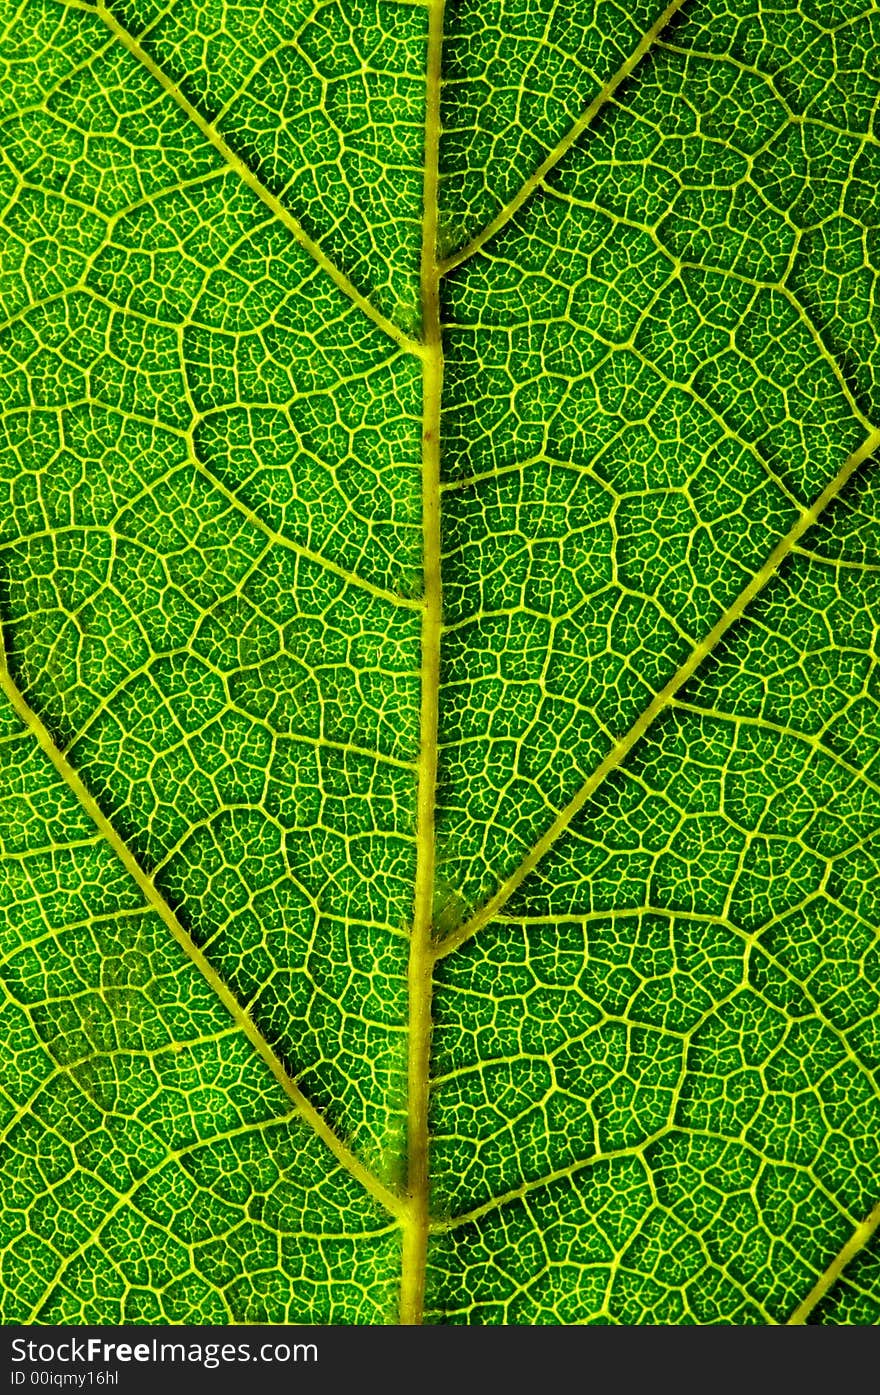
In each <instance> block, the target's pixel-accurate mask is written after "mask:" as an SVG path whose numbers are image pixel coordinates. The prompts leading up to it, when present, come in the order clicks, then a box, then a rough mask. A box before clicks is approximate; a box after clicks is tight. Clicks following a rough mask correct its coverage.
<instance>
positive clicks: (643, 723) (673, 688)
mask: <svg viewBox="0 0 880 1395" xmlns="http://www.w3.org/2000/svg"><path fill="white" fill-rule="evenodd" d="M878 449H880V429H877V430H875V431H872V432H871V434H870V435H869V436H867V437H866V439H865V440H864V441H863V442H862V444H861V446H860V447H859V448H858V450H856V451H854V452H853V453H852V455H850V456H849V457H848V458H847V459H846V460H845V461H844V463H843V465H842V466H841V468H840V470H839V471H838V472H837V474H836V475H835V477H834V479H833V480H832V481H831V483H830V484H828V485H827V486H826V487H825V489H823V490H822V493H821V494H819V495H818V497H817V498H816V499H815V500H814V502H813V504H812V505H811V506H810V507H809V508H808V509H804V511H803V512H802V513H801V515H800V517H799V518H798V520H797V522H796V523H795V524H794V525H793V527H792V528H791V529H790V530H789V531H788V533H787V534H786V535H785V537H784V538H782V540H781V541H780V542H778V543H777V545H776V547H774V549H773V551H772V552H771V553H770V555H769V557H768V558H767V560H766V562H765V563H764V565H763V566H762V567H761V568H760V570H759V571H758V572H756V573H755V575H754V576H753V577H752V579H751V581H750V582H749V584H748V586H746V587H744V588H743V590H742V591H741V592H740V593H739V595H738V596H737V598H736V600H735V601H734V602H733V604H732V605H730V606H728V608H727V610H726V611H725V612H724V614H723V615H722V616H721V619H720V620H719V621H718V623H717V624H716V625H714V626H713V628H712V629H711V630H710V631H709V633H708V634H707V635H706V637H705V639H703V640H702V642H701V643H700V644H698V645H696V646H695V647H694V649H693V650H692V651H691V653H690V655H689V656H688V658H687V659H686V661H685V662H684V663H683V664H682V665H681V667H680V668H679V669H678V670H677V672H676V673H674V674H673V676H672V677H671V678H670V680H669V682H668V683H667V684H666V686H665V687H664V688H662V689H661V690H660V692H659V693H657V695H656V697H655V698H654V699H653V701H651V702H650V703H649V704H648V706H647V707H646V708H645V709H644V711H643V712H642V714H641V716H640V717H639V718H638V720H637V721H636V722H634V723H633V725H632V726H631V727H630V729H629V731H628V732H627V734H626V735H625V736H624V737H622V738H621V740H620V741H618V742H617V743H616V744H615V745H614V746H613V747H612V748H611V750H610V751H609V752H608V754H607V755H606V757H605V759H604V760H603V761H602V762H601V764H600V765H598V766H597V768H596V769H595V770H594V771H593V773H592V774H591V775H590V776H589V778H588V779H587V780H585V781H584V783H583V784H582V785H581V787H580V789H579V790H578V792H577V794H575V795H574V797H573V798H572V799H571V800H569V802H568V804H567V805H566V806H565V808H564V809H562V810H561V811H560V813H559V814H558V815H557V817H556V819H554V821H553V823H552V824H551V825H550V827H549V828H548V829H547V831H546V832H545V833H544V835H543V837H542V838H540V839H539V840H538V842H537V843H536V844H535V845H534V847H533V848H532V849H531V851H530V852H528V853H527V854H526V856H525V857H524V858H523V859H522V861H521V862H520V863H519V865H518V867H516V869H515V870H514V871H513V872H512V873H511V874H510V876H509V877H507V879H506V880H505V881H504V882H503V884H502V885H501V886H500V887H499V889H498V890H497V891H496V893H495V895H494V896H493V897H492V898H491V899H490V900H489V901H487V902H486V903H485V905H484V906H482V907H481V909H480V910H478V911H477V912H476V914H475V915H473V916H472V917H471V918H470V920H468V921H466V922H465V923H464V924H463V925H461V926H459V928H458V929H457V930H456V931H454V932H453V933H452V934H451V935H449V936H447V938H446V939H445V940H444V941H443V942H442V943H441V944H440V945H438V947H437V950H436V956H437V958H438V959H442V958H445V956H446V955H447V954H451V953H452V952H453V950H456V949H458V948H459V947H460V946H461V945H463V944H464V943H465V942H466V941H467V940H469V939H470V938H471V937H472V936H473V935H475V934H476V933H477V931H478V930H480V929H482V927H483V926H484V925H486V924H488V922H489V921H491V920H492V919H493V918H494V917H495V916H496V915H497V914H498V912H499V911H500V910H501V908H502V907H503V906H505V905H506V904H507V902H508V901H509V900H510V898H511V896H512V895H513V893H514V892H515V891H516V889H517V888H518V887H519V886H521V885H522V883H523V881H524V880H525V878H526V877H527V876H528V875H529V873H530V872H531V871H533V870H534V868H535V867H536V866H537V865H538V863H539V862H540V860H541V858H542V857H543V856H544V854H545V853H547V852H549V850H550V849H551V848H552V847H553V845H554V843H555V842H556V841H557V839H559V838H560V837H561V835H562V834H563V833H564V832H565V831H566V829H567V828H568V827H569V826H570V824H571V822H572V820H573V819H574V818H575V816H576V815H577V814H578V813H579V811H580V810H581V809H582V808H583V806H584V804H586V802H587V800H588V799H589V798H590V797H591V796H592V794H593V793H594V792H595V791H596V790H597V789H598V788H599V786H600V785H601V784H602V782H603V781H604V780H605V779H606V778H607V776H608V775H610V774H611V772H612V770H616V769H617V767H618V766H619V765H620V764H621V762H622V761H623V760H624V759H625V757H626V756H627V755H629V752H630V751H631V750H632V748H633V747H634V746H635V744H636V742H637V741H640V740H641V738H642V737H643V736H644V735H645V733H646V732H647V731H648V729H649V727H650V726H651V725H652V724H653V722H654V721H655V719H656V718H657V717H658V716H659V715H660V713H661V712H663V711H664V710H665V709H666V708H667V707H668V706H669V705H670V703H671V702H672V700H673V698H674V697H675V695H676V694H677V693H678V692H679V690H680V689H681V688H682V687H683V686H684V684H685V683H686V682H687V681H688V679H689V678H691V677H692V676H693V675H694V673H695V672H696V671H697V669H698V668H699V666H700V664H702V662H703V660H704V659H706V658H707V657H708V655H709V654H711V653H712V651H713V650H714V649H715V647H716V646H717V645H718V643H719V642H720V640H721V639H722V638H723V636H724V635H725V634H726V633H727V631H728V630H729V629H730V627H731V625H733V624H734V622H735V621H737V620H738V619H739V618H740V616H741V615H742V614H743V612H744V611H745V609H746V607H747V606H748V605H749V604H750V602H751V601H753V600H754V598H755V597H756V596H757V595H758V594H759V593H760V592H761V591H762V590H763V589H764V587H765V586H766V585H767V583H768V581H770V579H771V578H772V577H773V576H775V574H776V572H777V571H778V570H779V567H780V565H781V564H782V562H783V561H784V560H785V558H786V557H787V556H788V554H789V553H790V552H791V551H792V549H793V548H794V546H795V544H796V543H797V542H799V541H800V539H801V538H802V537H803V536H804V534H805V533H806V532H807V530H808V529H809V528H811V527H812V526H813V524H814V523H815V522H816V520H817V519H818V517H819V515H820V514H821V513H822V511H823V510H824V509H825V508H827V506H828V505H829V504H830V503H831V501H832V500H833V499H836V498H837V496H838V494H840V492H841V490H842V489H843V488H844V486H845V485H846V484H847V482H848V480H849V479H850V478H851V476H852V475H853V473H854V472H855V471H856V470H857V469H858V467H859V466H860V465H861V464H862V463H863V462H864V461H866V460H868V459H870V457H871V456H872V455H873V454H874V453H875V451H877V450H878Z"/></svg>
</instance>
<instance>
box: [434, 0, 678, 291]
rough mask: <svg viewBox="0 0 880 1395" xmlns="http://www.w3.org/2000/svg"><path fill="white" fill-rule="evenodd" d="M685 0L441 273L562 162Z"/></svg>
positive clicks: (479, 243) (476, 247)
mask: <svg viewBox="0 0 880 1395" xmlns="http://www.w3.org/2000/svg"><path fill="white" fill-rule="evenodd" d="M683 4H684V0H672V2H671V4H669V5H667V6H666V9H665V10H664V11H663V13H662V14H661V15H660V17H659V19H656V20H655V21H654V23H653V24H652V25H651V28H650V29H648V30H647V31H646V32H645V33H644V34H643V35H642V37H641V39H640V40H639V42H638V44H637V45H636V47H635V48H634V49H633V51H632V53H631V54H630V55H629V57H628V58H627V59H625V60H624V62H623V63H621V65H620V67H619V68H618V70H617V72H616V73H615V74H614V76H613V77H611V78H609V79H608V81H607V82H606V83H605V85H604V86H603V87H602V88H601V89H600V90H599V92H598V93H597V94H596V96H595V97H594V98H593V100H592V102H590V104H589V106H588V107H586V108H585V109H584V111H583V112H582V113H581V115H580V116H579V117H578V119H577V121H575V123H574V125H573V126H570V127H569V129H568V131H567V132H566V134H565V135H564V136H563V137H562V139H561V140H560V141H557V143H556V145H554V147H553V149H552V150H551V151H550V153H549V154H548V155H547V156H546V158H545V159H544V160H543V161H542V162H541V164H540V165H539V166H538V168H537V169H536V170H535V172H534V174H531V175H529V177H528V179H527V180H526V181H525V182H524V183H523V184H521V185H520V187H519V189H518V190H517V192H516V193H515V194H514V196H513V198H512V199H509V200H508V202H507V203H506V204H505V205H504V207H503V208H502V209H500V211H499V212H498V213H496V214H495V217H494V218H493V219H492V221H491V222H490V223H487V224H486V226H485V228H483V230H482V232H480V233H477V236H476V237H474V238H472V239H471V241H470V242H468V243H466V244H465V246H464V247H462V248H460V249H459V250H458V251H457V252H453V253H452V254H451V255H450V256H448V257H446V258H445V259H444V260H443V261H442V262H441V263H440V266H439V272H440V275H441V276H446V275H448V273H449V272H450V271H454V270H455V268H456V267H457V266H461V264H462V262H466V261H469V260H470V258H471V257H473V256H475V254H476V253H477V252H479V251H480V250H481V249H482V248H483V247H484V246H485V244H486V243H487V242H488V241H489V240H490V239H491V238H493V237H494V236H495V234H496V233H497V232H500V231H501V229H502V228H503V227H504V226H505V225H506V224H507V223H509V222H510V220H511V218H512V217H513V216H514V214H515V213H517V212H518V211H519V209H520V208H522V206H523V204H524V203H525V201H526V199H528V198H529V197H530V195H531V194H533V193H534V192H535V190H536V189H537V187H538V185H539V184H541V183H543V181H544V180H545V179H546V177H547V175H548V174H549V173H550V171H551V170H552V169H554V168H555V166H556V165H558V164H559V161H560V160H561V159H562V157H563V155H565V154H566V153H567V152H568V151H569V150H570V149H571V147H572V146H573V145H574V143H575V141H576V140H577V139H578V137H579V136H581V135H582V134H583V132H584V131H585V130H586V129H587V127H588V126H590V125H591V124H592V123H593V121H594V120H595V119H596V117H597V116H598V114H599V112H600V111H601V110H602V108H603V107H604V106H607V104H608V103H609V102H610V101H611V98H612V97H613V96H614V94H615V92H616V91H617V89H618V88H619V87H620V85H621V83H622V82H625V81H626V79H627V78H628V77H629V76H630V74H631V73H632V72H633V71H634V69H635V68H636V67H637V66H638V64H639V63H640V62H641V61H642V59H643V58H644V57H645V54H646V53H648V51H649V49H651V48H652V47H653V45H654V43H655V42H656V40H657V38H658V37H659V35H660V34H661V33H662V31H663V30H664V29H665V28H666V26H667V24H669V22H670V20H672V19H673V18H674V16H675V15H676V14H677V13H678V11H679V10H680V9H681V7H682V5H683Z"/></svg>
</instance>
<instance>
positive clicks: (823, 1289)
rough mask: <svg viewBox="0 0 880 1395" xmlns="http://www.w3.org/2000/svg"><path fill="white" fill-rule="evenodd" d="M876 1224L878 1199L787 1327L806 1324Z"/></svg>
mask: <svg viewBox="0 0 880 1395" xmlns="http://www.w3.org/2000/svg"><path fill="white" fill-rule="evenodd" d="M878 1226H880V1201H878V1202H877V1205H876V1206H875V1207H874V1209H873V1211H871V1213H870V1215H868V1216H866V1217H865V1219H864V1220H863V1221H862V1222H861V1224H860V1225H857V1226H856V1228H855V1230H854V1231H853V1233H852V1235H851V1236H850V1237H849V1239H848V1240H847V1242H846V1244H845V1245H844V1246H843V1248H842V1249H841V1250H840V1252H839V1253H838V1254H836V1255H835V1256H834V1259H833V1260H832V1261H831V1263H830V1264H829V1266H828V1268H827V1269H826V1270H825V1272H824V1274H822V1275H821V1277H820V1278H819V1279H817V1281H816V1283H815V1284H814V1285H813V1287H812V1288H811V1289H810V1291H809V1293H808V1294H807V1296H806V1298H805V1299H804V1301H803V1303H799V1304H798V1306H797V1307H796V1308H795V1310H794V1312H793V1313H792V1315H791V1317H790V1318H789V1319H788V1322H787V1323H786V1326H787V1327H805V1326H806V1323H807V1320H808V1318H809V1316H810V1314H811V1313H812V1311H813V1309H814V1308H815V1307H816V1305H817V1304H818V1303H819V1302H821V1300H822V1299H823V1298H824V1297H825V1295H826V1293H828V1291H829V1289H831V1288H833V1286H834V1284H836V1282H837V1280H838V1279H839V1278H840V1276H841V1274H842V1273H843V1271H844V1269H845V1268H846V1266H847V1265H848V1264H849V1263H850V1261H851V1260H853V1259H855V1257H856V1255H857V1254H859V1253H860V1251H861V1250H863V1249H864V1248H865V1246H866V1245H867V1244H868V1241H869V1240H871V1238H872V1237H873V1235H874V1233H875V1231H876V1230H877V1228H878Z"/></svg>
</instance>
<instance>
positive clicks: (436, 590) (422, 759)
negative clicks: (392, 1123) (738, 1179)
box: [400, 0, 444, 1325]
mask: <svg viewBox="0 0 880 1395" xmlns="http://www.w3.org/2000/svg"><path fill="white" fill-rule="evenodd" d="M443 8H444V0H432V4H431V7H430V10H429V12H428V84H427V96H426V113H425V176H424V194H423V200H424V202H423V210H422V260H421V294H422V333H423V336H424V344H425V353H424V358H423V369H422V375H423V405H422V412H423V417H422V529H423V553H424V557H423V568H424V601H425V611H424V615H423V618H422V665H421V715H420V723H421V729H420V749H419V785H418V811H417V824H416V846H417V860H416V885H415V900H414V906H413V924H412V932H411V942H410V953H409V975H408V977H409V1024H408V1025H409V1037H408V1067H407V1199H408V1206H409V1211H408V1215H407V1219H406V1221H405V1224H404V1242H403V1256H402V1271H401V1285H400V1320H401V1322H403V1323H406V1324H407V1325H412V1324H416V1323H419V1322H421V1319H422V1305H423V1300H424V1289H425V1266H426V1261H427V1245H428V1185H429V1176H428V1090H429V1073H430V1053H431V992H432V968H433V957H434V950H433V912H434V851H435V837H434V811H435V803H436V790H437V720H438V703H439V690H440V635H441V627H442V623H443V594H442V583H441V576H440V401H441V394H442V390H443V341H442V337H441V331H440V277H439V273H438V269H437V217H438V209H437V185H438V177H439V154H440V74H441V58H442V49H443Z"/></svg>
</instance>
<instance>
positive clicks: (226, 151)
mask: <svg viewBox="0 0 880 1395" xmlns="http://www.w3.org/2000/svg"><path fill="white" fill-rule="evenodd" d="M64 3H65V4H70V0H64ZM76 8H83V7H81V6H78V7H76ZM94 13H95V14H97V15H99V16H100V18H101V19H102V20H103V21H104V23H105V24H106V25H107V28H108V29H109V30H110V31H111V33H112V34H114V35H115V36H116V38H117V39H118V40H119V41H120V43H122V44H124V45H125V47H126V48H127V49H128V51H129V53H130V54H132V56H133V57H134V58H136V59H137V60H138V62H139V63H142V64H143V66H144V67H145V68H146V69H147V72H148V73H150V74H151V76H152V77H154V78H155V79H156V81H157V82H158V83H159V85H160V86H161V87H162V88H163V90H164V91H165V92H167V93H168V95H169V96H170V97H171V98H173V100H174V101H175V102H176V103H177V105H178V106H179V107H180V109H181V111H183V112H185V113H186V115H187V116H188V117H189V119H190V121H192V123H193V125H195V126H197V127H198V129H199V130H200V131H201V133H202V135H203V136H204V137H205V139H206V140H207V141H209V142H210V144H211V145H212V146H213V147H214V149H215V150H216V151H217V152H218V153H219V154H220V155H222V157H223V159H224V160H225V161H226V163H227V164H228V165H229V167H230V169H233V170H234V171H235V173H236V174H237V175H238V176H239V178H240V179H241V180H242V181H243V182H244V183H245V184H247V186H248V188H250V189H252V190H253V192H254V193H255V194H256V195H257V197H258V198H259V199H261V200H262V202H263V203H264V204H265V205H266V207H267V208H268V209H270V210H271V212H272V213H274V215H275V217H276V218H277V219H278V221H279V222H280V223H282V224H283V225H284V227H285V228H287V230H288V232H290V233H292V234H293V236H294V237H295V239H296V241H297V242H298V243H299V245H300V246H301V247H303V248H304V249H305V250H306V251H307V252H308V253H309V254H310V255H311V256H312V257H313V258H314V260H315V261H316V262H317V263H318V265H319V266H320V267H321V268H322V269H323V270H324V271H326V273H327V275H328V276H329V277H330V279H331V280H332V281H333V282H334V284H335V285H336V286H338V287H339V289H340V290H341V291H342V292H343V293H344V294H345V295H346V296H348V298H349V300H351V301H352V302H353V303H354V304H355V305H357V307H358V308H359V309H360V310H362V311H363V312H364V314H365V315H366V316H367V317H368V318H369V319H371V320H372V321H373V324H375V325H378V327H379V328H380V329H381V330H384V332H385V333H386V334H387V335H388V337H389V338H390V339H393V340H394V342H395V344H398V345H399V346H400V347H401V348H402V349H405V350H406V352H407V353H411V354H414V355H415V356H416V357H418V358H420V357H421V356H422V353H423V348H422V345H421V343H420V342H419V341H418V340H417V339H413V338H412V337H411V336H410V335H408V334H405V333H404V332H403V330H402V329H400V328H399V327H398V326H397V325H396V324H394V322H393V320H389V319H388V318H387V317H386V316H385V315H383V314H382V313H381V311H379V310H377V309H376V307H375V306H374V305H373V303H372V301H370V300H369V299H368V298H367V296H365V295H364V294H363V293H362V292H361V291H359V290H358V289H357V287H356V286H355V285H354V283H353V282H352V281H350V280H349V278H348V277H347V276H346V275H345V273H344V272H343V271H340V270H339V268H338V267H337V266H336V265H335V263H334V262H332V261H331V260H330V258H329V257H328V256H327V253H326V252H325V251H324V250H323V248H322V247H321V245H320V243H318V242H316V241H315V239H314V238H313V237H310V236H309V234H308V233H307V232H306V230H305V228H304V227H303V226H302V224H301V223H300V222H299V220H298V219H296V218H294V216H293V214H292V213H290V212H289V211H288V210H287V209H286V208H285V206H284V204H283V203H282V202H281V200H280V199H279V198H277V197H276V195H275V194H273V193H272V192H271V190H269V189H267V188H266V185H265V184H264V183H263V181H262V180H261V179H260V178H259V176H258V175H256V174H255V173H254V171H253V170H252V169H251V168H250V167H249V166H248V165H247V164H245V162H244V160H242V158H241V156H239V155H236V153H235V151H234V150H233V149H232V147H231V146H230V145H229V144H228V142H227V141H226V140H225V138H224V137H223V136H222V135H221V134H220V132H219V131H218V130H217V128H216V126H214V125H213V124H212V123H211V122H210V121H206V120H205V118H204V117H203V116H202V114H201V112H199V111H198V109H197V108H196V107H194V106H193V104H192V102H191V101H190V100H189V99H188V98H187V97H185V96H184V94H183V92H181V90H180V88H179V87H178V85H177V83H176V82H174V80H173V79H172V78H170V77H169V76H168V74H167V73H166V72H165V71H164V70H163V69H162V68H161V67H160V66H159V64H158V63H156V62H155V60H154V59H152V58H151V57H150V55H149V54H148V53H147V52H146V50H145V49H144V48H143V47H142V45H141V44H139V43H138V41H137V39H136V38H134V36H133V35H132V34H130V33H129V31H128V30H127V29H126V28H125V27H124V26H123V25H121V24H120V23H119V21H118V20H117V19H116V17H115V15H113V14H111V13H110V11H109V10H108V9H107V8H106V6H105V5H104V4H103V3H99V4H98V5H96V6H95V10H94Z"/></svg>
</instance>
